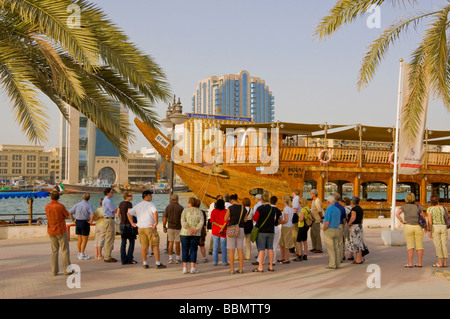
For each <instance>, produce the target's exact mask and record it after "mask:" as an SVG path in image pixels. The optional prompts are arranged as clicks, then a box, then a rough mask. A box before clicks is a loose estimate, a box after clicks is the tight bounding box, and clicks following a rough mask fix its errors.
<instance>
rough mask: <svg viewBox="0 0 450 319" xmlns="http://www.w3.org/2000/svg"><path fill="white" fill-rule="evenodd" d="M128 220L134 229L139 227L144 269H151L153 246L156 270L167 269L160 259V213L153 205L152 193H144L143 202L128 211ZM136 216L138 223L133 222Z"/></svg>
mask: <svg viewBox="0 0 450 319" xmlns="http://www.w3.org/2000/svg"><path fill="white" fill-rule="evenodd" d="M127 214H128V220H129V221H130V223H131V225H132V226H133V227H138V231H139V240H140V242H141V255H142V264H143V266H144V269H147V268H149V266H148V264H147V250H148V247H149V246H152V249H153V253H154V255H155V262H156V269H162V268H166V266H165V265H163V264H162V263H161V262H160V259H159V234H158V230H157V228H156V227H157V226H158V212H157V210H156V207H155V205H154V204H153V203H152V192H151V191H149V190H146V191H144V192H143V193H142V201H141V202H140V203H139V204H137V205H136V206H134V207H133V208H132V209H130V210H129V211H128V213H127ZM133 216H136V219H137V223H134V222H133Z"/></svg>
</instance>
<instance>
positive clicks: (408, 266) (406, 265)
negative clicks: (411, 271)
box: [403, 264, 414, 268]
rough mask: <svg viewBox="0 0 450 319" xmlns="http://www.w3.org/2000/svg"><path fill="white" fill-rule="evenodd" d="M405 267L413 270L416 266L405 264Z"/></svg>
mask: <svg viewBox="0 0 450 319" xmlns="http://www.w3.org/2000/svg"><path fill="white" fill-rule="evenodd" d="M403 267H405V268H413V267H414V266H410V265H408V264H405V265H403Z"/></svg>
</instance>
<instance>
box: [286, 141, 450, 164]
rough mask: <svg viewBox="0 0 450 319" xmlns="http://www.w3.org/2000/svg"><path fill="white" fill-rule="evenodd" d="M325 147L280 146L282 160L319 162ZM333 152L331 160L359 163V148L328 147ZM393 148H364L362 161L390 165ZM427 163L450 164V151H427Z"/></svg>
mask: <svg viewBox="0 0 450 319" xmlns="http://www.w3.org/2000/svg"><path fill="white" fill-rule="evenodd" d="M322 149H323V148H320V147H302V146H283V147H281V148H280V162H319V153H320V151H321V150H322ZM328 150H329V151H330V152H331V154H332V160H331V162H340V163H359V158H360V150H359V149H357V148H341V147H339V148H328ZM391 153H392V150H386V149H364V150H362V153H361V154H362V156H361V159H362V163H364V164H386V165H390V162H389V157H390V155H391ZM426 155H427V165H437V166H448V165H450V153H441V152H427V154H426Z"/></svg>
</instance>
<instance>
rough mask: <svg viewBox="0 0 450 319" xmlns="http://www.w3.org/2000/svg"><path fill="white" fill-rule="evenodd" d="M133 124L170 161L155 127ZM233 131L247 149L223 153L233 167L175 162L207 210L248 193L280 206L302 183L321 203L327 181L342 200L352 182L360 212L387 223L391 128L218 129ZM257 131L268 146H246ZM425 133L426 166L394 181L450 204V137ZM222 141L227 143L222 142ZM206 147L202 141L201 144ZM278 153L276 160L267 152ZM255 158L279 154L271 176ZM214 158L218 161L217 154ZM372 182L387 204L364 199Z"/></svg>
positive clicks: (423, 197)
mask: <svg viewBox="0 0 450 319" xmlns="http://www.w3.org/2000/svg"><path fill="white" fill-rule="evenodd" d="M135 124H136V125H137V127H138V128H139V129H140V131H141V132H142V134H143V135H144V136H145V137H146V138H147V139H148V141H149V142H150V143H151V144H152V145H153V147H154V148H155V149H156V150H157V151H158V152H159V154H161V156H162V157H163V158H165V159H166V160H167V161H170V160H171V151H172V142H171V140H170V139H169V138H168V137H166V136H165V135H164V134H163V133H161V132H160V131H159V130H158V129H157V128H153V127H149V126H147V125H145V124H144V123H142V122H141V121H139V120H138V119H135ZM218 126H219V125H216V127H218ZM238 128H241V129H243V131H244V132H247V136H246V137H245V135H244V139H243V140H241V142H242V141H245V143H241V144H242V145H234V146H235V147H224V149H223V151H224V154H226V153H228V154H226V155H225V157H226V158H229V159H234V161H222V162H217V161H216V162H212V163H211V160H210V159H208V158H205V155H204V154H203V159H202V160H201V161H200V162H198V161H197V163H195V161H193V160H192V158H193V157H195V155H196V154H193V152H192V150H191V151H190V152H186V153H184V154H183V152H182V151H181V152H180V154H181V156H184V158H185V159H186V158H188V159H190V160H191V161H189V160H187V161H184V162H175V164H174V168H175V172H176V174H178V176H179V177H180V178H181V179H182V180H183V181H184V183H185V184H186V185H187V186H188V187H189V189H190V190H191V191H192V192H193V193H194V194H195V195H196V196H197V197H198V198H199V199H200V200H201V201H202V203H203V204H205V205H206V206H207V207H208V206H209V205H210V204H211V203H212V202H213V201H215V198H216V196H217V195H218V194H222V195H224V194H235V193H236V194H238V197H239V198H244V197H249V198H250V199H251V198H252V195H255V194H257V193H262V192H263V191H267V192H269V193H270V194H271V195H275V196H277V197H278V198H279V203H280V204H281V198H282V197H283V196H284V195H292V192H293V190H295V189H298V190H300V192H302V191H303V188H304V185H305V184H310V185H311V187H312V188H315V189H317V190H318V193H319V198H321V199H322V200H323V199H324V197H325V192H326V190H325V185H327V183H334V184H335V185H336V186H337V191H338V192H339V193H341V194H342V189H343V185H344V184H349V183H350V184H353V195H355V196H359V197H360V198H361V200H362V204H363V205H364V207H365V210H368V211H370V210H371V209H372V210H373V212H374V213H375V212H381V211H384V212H386V217H387V216H388V215H389V211H390V207H391V202H392V188H393V178H392V177H393V154H394V153H393V146H394V135H395V128H392V127H373V126H364V125H360V124H356V125H337V126H331V125H328V124H326V123H325V124H322V125H320V124H296V123H286V122H276V123H264V124H254V123H249V124H243V123H239V124H225V125H221V126H220V131H221V132H222V133H223V134H224V136H226V132H227V131H230V130H231V132H232V134H231V135H236V132H237V131H236V130H237V129H238ZM273 129H276V132H277V134H276V135H274V134H271V132H273ZM333 129H334V131H333ZM233 130H234V131H233ZM261 131H266V132H268V134H267V135H268V136H269V139H270V142H268V143H266V144H265V146H251V145H249V144H251V143H248V142H249V141H252V140H255V139H254V138H252V136H251V132H253V133H255V132H256V133H255V134H259V133H260V132H261ZM249 132H250V133H249ZM430 134H431V132H429V131H428V130H427V131H426V134H425V135H426V136H425V137H424V143H425V144H426V145H425V146H426V147H425V160H424V161H425V163H424V165H423V166H422V168H421V169H420V173H419V174H416V175H399V176H398V181H397V183H399V184H400V183H401V184H406V185H409V186H410V187H411V192H414V193H415V195H416V198H417V200H418V202H420V204H422V205H427V196H428V195H427V187H428V188H429V186H431V191H439V190H441V191H442V189H443V191H444V198H443V201H449V196H448V185H449V184H450V166H449V164H450V153H448V152H445V150H447V149H446V147H445V146H446V145H450V131H433V134H432V136H433V139H430V138H429V136H431V135H430ZM190 138H191V137H190ZM274 139H276V142H277V143H275V144H276V145H277V147H276V150H275V148H274V149H271V148H272V146H273V145H274V144H273V141H274ZM226 143H227V142H226V138H225V140H224V144H226ZM205 144H207V143H205V142H203V143H202V145H205ZM175 145H177V143H175ZM259 145H263V144H261V143H260V144H259ZM275 151H276V152H277V154H273V153H271V152H275ZM187 153H190V154H187ZM180 154H178V155H180ZM255 154H256V155H257V154H266V156H271V155H277V158H278V163H277V164H278V167H277V169H276V171H274V172H271V173H270V174H267V170H268V169H270V168H271V167H270V165H268V164H267V161H264V162H263V161H261V158H258V156H255ZM267 154H268V155H267ZM193 155H194V156H193ZM213 155H215V156H216V155H217V151H216V153H215V154H214V153H213ZM222 155H223V154H222ZM238 159H240V160H238ZM271 164H273V163H271ZM371 183H380V184H384V185H386V187H387V193H386V196H387V198H386V199H384V200H370V199H369V198H367V192H366V189H367V186H368V185H370V184H371ZM305 197H308V196H305Z"/></svg>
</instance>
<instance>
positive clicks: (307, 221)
mask: <svg viewBox="0 0 450 319" xmlns="http://www.w3.org/2000/svg"><path fill="white" fill-rule="evenodd" d="M305 208H306V210H307V211H308V215H307V216H306V219H305V224H306V226H308V227H311V225H312V224H313V223H314V218H313V217H312V215H311V210H309V209H308V208H307V207H305Z"/></svg>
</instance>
